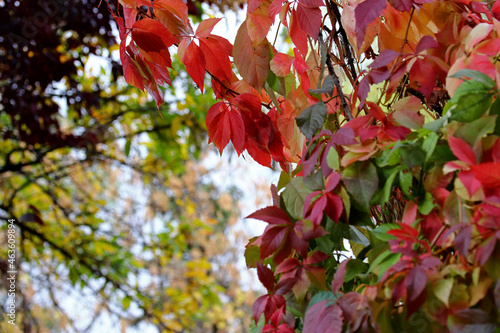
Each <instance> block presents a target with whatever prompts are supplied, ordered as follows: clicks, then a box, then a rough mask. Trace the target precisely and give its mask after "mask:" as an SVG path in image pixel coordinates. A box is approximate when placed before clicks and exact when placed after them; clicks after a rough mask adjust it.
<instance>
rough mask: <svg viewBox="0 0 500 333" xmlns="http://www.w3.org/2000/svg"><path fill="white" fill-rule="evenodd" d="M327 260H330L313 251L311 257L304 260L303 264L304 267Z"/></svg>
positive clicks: (321, 253)
mask: <svg viewBox="0 0 500 333" xmlns="http://www.w3.org/2000/svg"><path fill="white" fill-rule="evenodd" d="M328 258H330V256H329V255H328V254H326V253H323V252H321V251H314V252H313V253H312V254H311V255H309V257H308V258H306V259H304V264H306V265H311V264H317V263H320V262H322V261H325V260H327V259H328Z"/></svg>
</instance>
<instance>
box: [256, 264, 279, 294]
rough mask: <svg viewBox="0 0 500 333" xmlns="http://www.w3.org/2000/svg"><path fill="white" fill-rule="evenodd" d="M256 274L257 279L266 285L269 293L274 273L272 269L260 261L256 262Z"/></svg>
mask: <svg viewBox="0 0 500 333" xmlns="http://www.w3.org/2000/svg"><path fill="white" fill-rule="evenodd" d="M257 276H258V277H259V281H260V282H261V283H262V284H263V285H264V287H266V289H267V291H268V292H269V293H272V292H273V290H274V282H275V281H274V274H273V271H272V270H270V269H269V268H268V267H266V266H264V265H262V264H261V263H258V264H257Z"/></svg>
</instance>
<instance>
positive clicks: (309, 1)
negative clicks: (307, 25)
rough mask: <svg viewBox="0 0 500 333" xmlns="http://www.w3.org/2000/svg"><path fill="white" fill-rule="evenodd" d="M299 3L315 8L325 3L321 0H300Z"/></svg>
mask: <svg viewBox="0 0 500 333" xmlns="http://www.w3.org/2000/svg"><path fill="white" fill-rule="evenodd" d="M299 3H300V4H301V5H302V6H305V7H309V8H317V7H321V6H324V5H325V4H324V3H323V0H300V1H299Z"/></svg>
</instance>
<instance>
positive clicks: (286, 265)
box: [276, 258, 301, 274]
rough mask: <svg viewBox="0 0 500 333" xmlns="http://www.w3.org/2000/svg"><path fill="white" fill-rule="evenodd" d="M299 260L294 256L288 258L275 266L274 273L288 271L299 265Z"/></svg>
mask: <svg viewBox="0 0 500 333" xmlns="http://www.w3.org/2000/svg"><path fill="white" fill-rule="evenodd" d="M300 266H301V264H300V261H299V260H298V259H296V258H288V259H287V260H285V261H283V262H282V263H281V264H279V265H278V266H277V267H276V274H281V273H285V272H289V271H291V270H294V269H296V268H298V267H300Z"/></svg>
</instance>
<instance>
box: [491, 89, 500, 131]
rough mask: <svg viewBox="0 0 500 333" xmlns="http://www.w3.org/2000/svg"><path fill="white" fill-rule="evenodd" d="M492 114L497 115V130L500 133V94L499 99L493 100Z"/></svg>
mask: <svg viewBox="0 0 500 333" xmlns="http://www.w3.org/2000/svg"><path fill="white" fill-rule="evenodd" d="M490 115H495V116H496V117H497V119H496V121H495V131H494V133H495V134H496V135H500V96H498V95H497V99H495V101H494V102H493V104H492V105H491V109H490Z"/></svg>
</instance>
